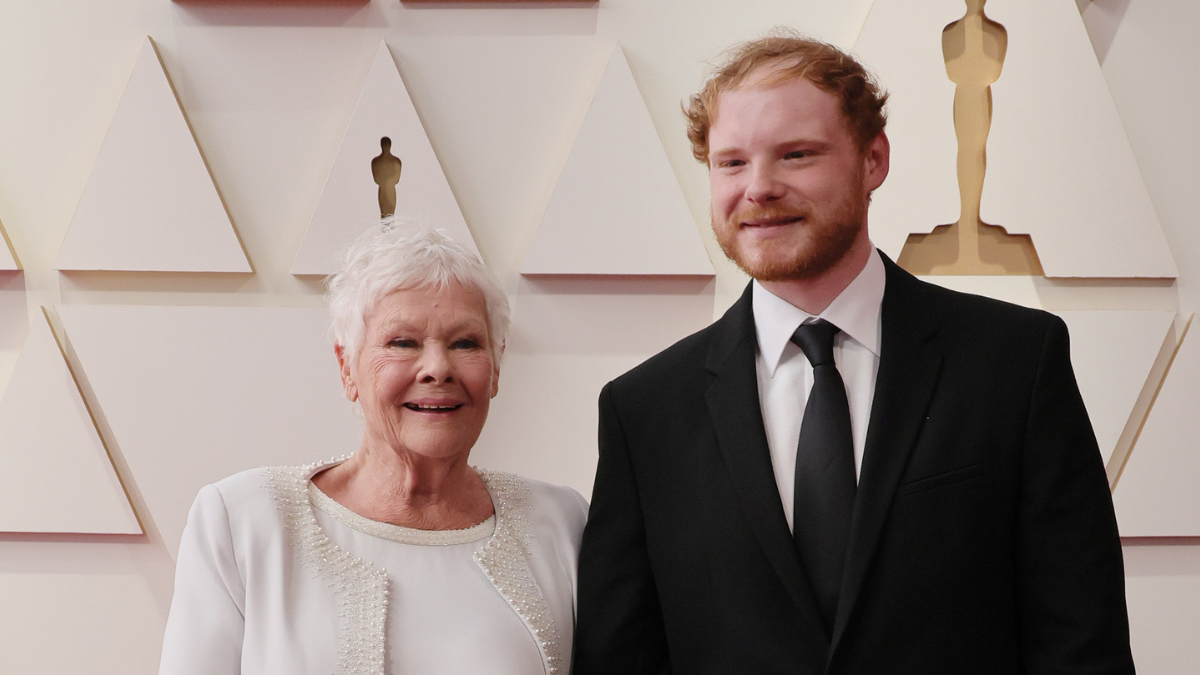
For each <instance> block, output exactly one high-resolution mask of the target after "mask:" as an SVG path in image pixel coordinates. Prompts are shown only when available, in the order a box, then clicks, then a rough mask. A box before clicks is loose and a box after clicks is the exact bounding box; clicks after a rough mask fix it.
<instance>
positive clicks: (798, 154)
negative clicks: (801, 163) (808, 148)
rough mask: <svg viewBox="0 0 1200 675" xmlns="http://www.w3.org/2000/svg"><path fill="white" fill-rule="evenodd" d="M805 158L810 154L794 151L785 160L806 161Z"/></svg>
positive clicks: (785, 156)
mask: <svg viewBox="0 0 1200 675" xmlns="http://www.w3.org/2000/svg"><path fill="white" fill-rule="evenodd" d="M805 157H808V153H807V152H805V151H803V150H793V151H791V152H789V153H788V154H786V155H784V158H785V159H804V158H805Z"/></svg>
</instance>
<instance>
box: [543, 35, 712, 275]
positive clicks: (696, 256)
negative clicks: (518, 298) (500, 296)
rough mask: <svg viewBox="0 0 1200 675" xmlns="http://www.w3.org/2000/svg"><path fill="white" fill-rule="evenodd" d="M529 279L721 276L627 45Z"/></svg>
mask: <svg viewBox="0 0 1200 675" xmlns="http://www.w3.org/2000/svg"><path fill="white" fill-rule="evenodd" d="M521 272H522V273H523V274H595V275H689V276H690V275H695V276H712V275H713V273H714V272H713V267H712V262H711V261H710V260H709V258H708V252H707V251H706V250H705V248H704V243H703V241H702V240H701V239H700V235H699V233H698V232H697V230H696V223H695V221H694V220H693V219H692V215H691V211H689V210H688V206H687V203H686V201H685V200H684V197H683V191H682V190H681V189H680V187H679V183H678V181H677V180H676V178H675V173H674V171H673V170H672V169H671V164H670V161H669V160H668V159H667V153H666V151H665V150H664V149H663V147H662V142H661V141H660V139H659V137H658V132H657V131H656V130H655V128H654V123H653V121H652V120H651V119H650V113H649V111H648V110H647V109H646V104H645V101H644V100H643V99H642V95H641V93H640V92H639V91H638V88H637V82H635V81H634V79H633V73H632V72H631V71H630V70H629V63H628V62H627V61H626V59H625V53H624V51H622V49H621V46H620V45H617V46H616V48H615V49H614V50H613V54H612V57H611V58H610V60H609V62H608V66H607V68H606V69H605V71H604V75H603V77H602V78H601V80H600V86H599V87H598V88H597V89H596V94H595V96H594V97H593V99H592V104H591V107H590V108H589V109H588V112H587V115H586V116H585V117H584V120H583V125H582V126H581V127H580V129H579V134H578V136H576V138H575V144H574V145H573V146H572V148H571V152H570V154H569V155H568V156H567V162H566V164H565V165H564V166H563V170H562V174H561V175H560V176H559V179H558V184H557V185H556V186H555V188H554V193H553V194H552V195H551V197H550V202H549V204H547V206H546V211H545V213H544V214H543V215H542V221H541V224H540V225H539V226H538V230H537V234H536V235H534V240H533V244H532V246H531V247H530V250H529V253H528V254H527V256H526V258H525V262H524V264H523V266H522V268H521Z"/></svg>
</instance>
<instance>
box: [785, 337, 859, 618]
mask: <svg viewBox="0 0 1200 675" xmlns="http://www.w3.org/2000/svg"><path fill="white" fill-rule="evenodd" d="M839 330H840V329H839V328H838V327H837V326H835V325H833V324H831V323H829V322H828V321H825V320H824V319H820V320H817V321H814V322H812V323H806V324H804V325H802V326H800V327H799V328H797V329H796V332H795V333H794V334H793V335H792V342H794V343H795V344H796V346H798V347H800V349H801V350H802V351H803V352H804V355H805V356H807V357H808V361H809V363H811V364H812V366H813V386H812V390H811V391H809V394H808V404H807V405H805V406H804V421H803V422H802V423H801V425H800V443H799V445H798V446H797V449H796V488H795V492H794V496H795V502H794V506H793V509H794V510H793V511H792V513H793V516H794V517H793V520H792V524H793V528H792V529H793V536H794V537H795V539H796V547H797V549H799V551H800V560H801V561H802V562H803V563H804V569H805V571H807V572H808V580H809V583H811V584H812V588H813V592H814V593H815V594H816V597H817V604H818V605H819V606H820V609H821V614H822V616H824V618H825V625H826V627H827V628H829V630H830V631H832V630H833V618H834V616H835V615H836V613H837V603H838V591H839V589H840V588H841V585H842V568H843V567H844V566H845V562H846V542H847V541H848V540H849V537H850V516H851V514H852V513H853V512H854V493H855V492H856V491H857V483H858V481H857V480H856V478H855V476H854V437H853V436H852V435H851V431H850V405H849V402H848V401H847V399H846V386H845V385H844V384H843V383H842V376H841V375H839V374H838V370H837V365H836V364H834V361H833V336H834V335H836V334H837V333H838V331H839Z"/></svg>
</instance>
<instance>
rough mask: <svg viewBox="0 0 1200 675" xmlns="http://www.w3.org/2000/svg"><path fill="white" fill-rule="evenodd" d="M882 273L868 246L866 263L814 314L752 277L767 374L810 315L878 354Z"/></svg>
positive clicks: (876, 256)
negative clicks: (868, 251)
mask: <svg viewBox="0 0 1200 675" xmlns="http://www.w3.org/2000/svg"><path fill="white" fill-rule="evenodd" d="M885 277H886V272H885V270H884V267H883V260H882V259H880V257H879V251H878V250H876V249H874V248H872V249H871V256H870V257H869V258H868V259H867V264H866V266H864V267H863V269H862V271H861V272H859V273H858V276H857V277H855V278H854V281H851V282H850V285H849V286H846V288H845V289H844V290H843V291H842V292H841V293H840V294H838V296H837V297H836V298H834V299H833V302H831V303H829V306H828V307H826V308H825V311H824V312H821V314H820V315H818V316H817V317H813V315H812V314H809V313H808V312H806V311H804V310H802V309H800V308H799V307H796V306H795V305H793V304H791V303H790V302H788V301H787V300H784V299H783V298H781V297H779V296H777V295H775V294H774V293H772V292H770V291H768V290H767V289H766V288H764V287H763V286H762V284H760V283H758V281H755V282H754V290H753V297H752V302H751V307H752V309H753V311H754V328H755V332H756V333H757V334H758V351H759V353H760V354H761V355H762V357H763V361H764V362H765V364H766V366H767V369H768V371H769V373H770V375H771V376H772V377H774V375H775V368H777V367H778V366H779V361H780V359H782V358H783V349H784V347H786V346H787V345H788V343H789V342H790V341H791V339H792V333H795V332H796V329H797V328H799V327H800V324H802V323H804V322H805V321H808V320H809V319H812V318H821V319H825V320H826V321H828V322H830V323H832V324H833V325H835V326H837V327H838V328H840V329H842V332H843V333H845V334H846V335H847V336H848V337H849V338H850V339H852V340H854V341H855V342H857V343H859V344H860V345H862V346H863V347H866V349H867V351H869V352H871V353H872V354H874V355H875V356H876V357H878V356H879V342H880V333H881V331H882V326H881V325H880V310H881V308H882V306H883V287H884V281H885Z"/></svg>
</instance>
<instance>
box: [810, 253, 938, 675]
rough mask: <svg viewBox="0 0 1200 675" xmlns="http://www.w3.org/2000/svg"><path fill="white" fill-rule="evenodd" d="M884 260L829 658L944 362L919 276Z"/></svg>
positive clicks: (845, 622) (850, 609)
mask: <svg viewBox="0 0 1200 675" xmlns="http://www.w3.org/2000/svg"><path fill="white" fill-rule="evenodd" d="M881 255H882V254H881ZM883 260H884V264H885V267H886V269H887V281H886V286H885V289H884V296H883V308H882V322H883V331H882V337H883V339H882V344H881V346H880V355H879V356H880V358H879V373H878V375H877V377H876V380H875V395H874V398H873V401H872V404H871V420H870V422H869V424H868V426H867V440H866V448H865V449H864V452H863V463H862V470H861V472H860V475H859V481H858V496H857V501H856V502H855V506H854V516H853V518H852V520H851V525H850V542H849V548H848V550H847V552H846V568H845V571H844V572H843V575H842V590H841V595H840V600H839V603H838V611H837V616H836V618H835V620H834V627H833V641H832V645H831V648H830V655H831V657H832V655H833V653H834V651H835V650H836V649H837V645H838V642H839V641H840V639H841V637H842V634H843V633H844V632H845V629H846V624H847V623H848V621H849V618H850V615H851V613H852V612H853V610H854V605H855V603H856V602H857V601H858V596H859V593H860V592H861V591H862V586H863V581H864V579H865V577H866V574H867V570H868V568H869V567H870V563H871V558H872V556H873V555H874V553H875V548H876V546H877V544H878V543H879V537H880V534H881V533H882V531H883V524H884V521H885V520H886V519H887V515H888V508H889V507H890V506H891V503H892V497H893V496H894V494H895V492H896V487H897V485H898V484H899V482H900V478H901V476H902V475H903V474H904V469H905V467H906V466H907V465H908V458H909V456H910V455H911V454H912V449H913V446H914V444H915V443H916V440H917V435H918V434H919V433H920V430H921V423H922V422H923V421H924V420H925V414H926V410H927V409H928V407H929V403H930V400H931V398H932V395H933V391H934V388H935V385H936V383H937V380H938V374H939V372H940V369H941V363H942V357H941V354H940V352H938V350H937V349H935V348H934V346H933V345H932V344H931V342H930V340H929V338H930V337H931V336H932V335H933V333H934V332H935V331H936V330H937V322H936V320H935V319H934V317H933V316H931V315H929V314H928V313H927V312H926V311H925V310H926V305H925V303H923V302H921V299H920V297H919V296H920V294H921V289H920V282H918V281H917V280H916V279H915V278H914V277H912V276H911V275H909V274H908V273H907V272H905V271H903V270H901V269H900V268H899V267H898V266H896V265H895V264H894V263H893V262H892V261H891V260H889V259H888V258H887V257H886V256H884V257H883Z"/></svg>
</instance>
